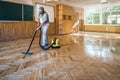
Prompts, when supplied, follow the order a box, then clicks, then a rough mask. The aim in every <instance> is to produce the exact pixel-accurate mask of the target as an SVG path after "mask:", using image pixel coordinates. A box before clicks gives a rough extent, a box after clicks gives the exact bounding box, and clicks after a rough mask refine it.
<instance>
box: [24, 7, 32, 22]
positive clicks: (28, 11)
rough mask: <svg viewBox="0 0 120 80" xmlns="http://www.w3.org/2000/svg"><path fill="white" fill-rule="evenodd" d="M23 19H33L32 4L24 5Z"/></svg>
mask: <svg viewBox="0 0 120 80" xmlns="http://www.w3.org/2000/svg"><path fill="white" fill-rule="evenodd" d="M24 21H33V6H30V5H24Z"/></svg>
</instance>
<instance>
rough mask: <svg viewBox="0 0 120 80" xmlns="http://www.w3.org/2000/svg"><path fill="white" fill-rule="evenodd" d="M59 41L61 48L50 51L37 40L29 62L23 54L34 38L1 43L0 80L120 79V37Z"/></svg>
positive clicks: (80, 35)
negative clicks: (42, 47)
mask: <svg viewBox="0 0 120 80" xmlns="http://www.w3.org/2000/svg"><path fill="white" fill-rule="evenodd" d="M52 38H54V36H50V37H49V40H51V39H52ZM58 38H59V39H60V43H61V48H60V49H49V50H47V51H44V50H42V49H40V48H39V46H38V39H37V38H36V39H35V42H34V43H33V46H32V50H31V51H32V52H34V54H33V55H28V56H26V58H25V59H21V58H22V57H23V56H24V55H22V54H20V52H22V51H25V50H26V49H27V46H28V44H29V42H30V39H25V40H17V41H12V42H4V43H0V80H120V34H112V33H96V32H80V33H73V34H69V35H61V36H58ZM11 45H12V46H11Z"/></svg>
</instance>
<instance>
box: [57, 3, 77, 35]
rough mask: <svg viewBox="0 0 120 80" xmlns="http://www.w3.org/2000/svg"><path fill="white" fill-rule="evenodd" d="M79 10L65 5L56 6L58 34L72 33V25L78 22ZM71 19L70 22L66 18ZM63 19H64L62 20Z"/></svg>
mask: <svg viewBox="0 0 120 80" xmlns="http://www.w3.org/2000/svg"><path fill="white" fill-rule="evenodd" d="M76 10H78V11H79V8H73V7H70V6H66V5H61V4H59V5H57V6H56V11H57V15H56V16H57V17H56V18H57V19H56V20H57V22H56V23H57V27H58V29H57V30H58V31H59V34H66V33H70V32H71V31H72V27H73V25H74V24H75V23H76V22H77V21H78V20H79V12H77V11H76ZM69 16H70V17H71V20H69V18H68V17H69ZM64 17H65V19H64Z"/></svg>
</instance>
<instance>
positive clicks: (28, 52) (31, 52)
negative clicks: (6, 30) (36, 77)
mask: <svg viewBox="0 0 120 80" xmlns="http://www.w3.org/2000/svg"><path fill="white" fill-rule="evenodd" d="M22 54H33V52H22Z"/></svg>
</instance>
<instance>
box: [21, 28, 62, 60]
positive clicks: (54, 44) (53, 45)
mask: <svg viewBox="0 0 120 80" xmlns="http://www.w3.org/2000/svg"><path fill="white" fill-rule="evenodd" d="M36 33H37V30H35V32H34V35H33V37H32V40H31V42H30V45H29V47H28V49H27V51H26V52H22V54H25V56H26V55H31V54H33V52H30V49H31V46H32V43H33V41H34V39H35V36H36ZM39 46H40V47H41V48H42V49H43V50H48V49H49V48H60V42H59V39H58V38H54V39H52V42H51V45H49V46H46V47H42V46H41V33H40V37H39ZM25 56H24V57H23V58H25Z"/></svg>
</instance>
